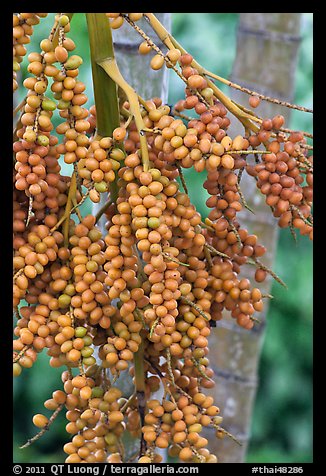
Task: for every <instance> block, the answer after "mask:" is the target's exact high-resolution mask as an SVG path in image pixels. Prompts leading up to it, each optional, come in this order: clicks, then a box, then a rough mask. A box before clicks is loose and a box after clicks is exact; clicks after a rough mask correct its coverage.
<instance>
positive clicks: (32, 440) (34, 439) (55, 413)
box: [19, 403, 64, 450]
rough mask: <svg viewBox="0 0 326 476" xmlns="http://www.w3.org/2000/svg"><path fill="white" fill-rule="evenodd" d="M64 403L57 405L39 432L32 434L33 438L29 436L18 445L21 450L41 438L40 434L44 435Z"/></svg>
mask: <svg viewBox="0 0 326 476" xmlns="http://www.w3.org/2000/svg"><path fill="white" fill-rule="evenodd" d="M63 406H64V404H63V403H62V404H60V405H59V406H58V408H57V409H56V410H55V411H54V412H53V414H52V416H51V418H50V419H49V422H48V423H47V424H46V425H45V427H44V428H42V429H41V431H39V433H37V434H36V435H35V436H33V438H30V439H29V440H27V442H26V443H25V444H24V445H23V446H20V447H19V448H20V449H21V450H22V449H23V448H27V447H28V446H30V445H31V444H33V443H34V442H35V441H37V440H38V439H40V438H41V436H43V435H44V433H45V432H46V431H47V430H48V429H49V428H50V426H51V424H52V423H53V422H54V420H55V419H56V418H57V416H58V415H59V413H60V411H61V410H62V408H63Z"/></svg>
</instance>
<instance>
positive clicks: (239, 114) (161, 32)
mask: <svg viewBox="0 0 326 476" xmlns="http://www.w3.org/2000/svg"><path fill="white" fill-rule="evenodd" d="M145 17H146V18H147V19H148V21H149V23H150V24H151V26H152V28H153V30H154V31H155V33H156V34H157V35H158V37H159V38H160V39H161V41H163V43H164V44H165V45H166V46H167V47H168V48H169V44H170V42H172V44H173V46H174V47H175V48H178V49H179V50H180V51H181V53H182V54H187V51H186V50H185V49H184V48H183V47H182V46H181V45H180V44H179V43H178V42H177V40H176V39H175V38H174V37H173V36H172V35H170V34H169V32H168V31H167V30H166V29H165V28H164V26H163V25H162V23H161V22H160V21H159V20H158V19H157V18H156V16H155V15H154V14H153V13H146V14H145ZM167 38H168V39H169V41H167ZM191 66H193V67H194V68H196V69H197V71H198V73H199V74H202V75H203V74H205V69H204V68H203V67H202V66H201V65H200V64H199V63H197V61H195V60H193V61H192V63H191ZM206 80H207V86H208V87H210V88H211V89H212V90H213V92H214V95H215V96H216V98H217V99H218V100H219V101H221V103H222V104H223V105H224V106H225V107H226V108H227V109H228V111H230V112H231V114H233V115H234V116H235V117H236V118H237V119H238V120H239V121H240V122H242V124H243V125H244V127H247V128H248V129H250V130H252V131H253V132H258V130H259V128H258V127H257V126H256V124H253V123H252V122H251V121H250V119H249V116H248V114H247V113H245V112H244V111H241V109H240V108H239V107H237V106H236V105H235V104H234V103H233V102H232V101H231V99H230V98H229V97H228V96H226V95H225V94H224V93H223V92H222V91H221V90H220V89H219V88H218V87H217V86H216V84H215V83H214V82H213V81H211V80H210V79H208V78H206Z"/></svg>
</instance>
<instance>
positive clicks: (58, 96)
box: [53, 92, 61, 101]
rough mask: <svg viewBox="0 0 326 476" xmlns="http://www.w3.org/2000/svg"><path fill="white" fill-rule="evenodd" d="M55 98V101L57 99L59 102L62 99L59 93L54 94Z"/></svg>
mask: <svg viewBox="0 0 326 476" xmlns="http://www.w3.org/2000/svg"><path fill="white" fill-rule="evenodd" d="M53 97H54V99H56V100H57V101H59V99H61V93H59V92H57V93H53Z"/></svg>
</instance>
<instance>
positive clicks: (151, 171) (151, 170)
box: [149, 169, 162, 180]
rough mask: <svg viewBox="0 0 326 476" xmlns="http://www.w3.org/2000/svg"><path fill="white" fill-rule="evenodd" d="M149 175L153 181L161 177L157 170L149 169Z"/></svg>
mask: <svg viewBox="0 0 326 476" xmlns="http://www.w3.org/2000/svg"><path fill="white" fill-rule="evenodd" d="M149 173H150V174H151V176H152V177H153V180H158V179H159V178H160V177H161V175H162V174H161V171H160V170H159V169H150V170H149Z"/></svg>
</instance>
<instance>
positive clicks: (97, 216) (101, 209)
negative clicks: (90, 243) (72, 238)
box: [95, 200, 113, 223]
mask: <svg viewBox="0 0 326 476" xmlns="http://www.w3.org/2000/svg"><path fill="white" fill-rule="evenodd" d="M112 203H113V201H112V200H108V201H107V202H105V203H104V205H103V206H102V207H101V208H100V209H99V211H98V212H97V213H96V215H95V218H96V221H95V223H97V222H98V221H99V219H100V218H101V216H102V215H103V213H104V212H105V210H107V209H108V208H109V206H110V205H111V204H112Z"/></svg>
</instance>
